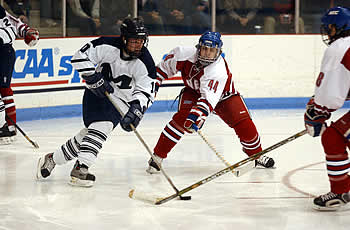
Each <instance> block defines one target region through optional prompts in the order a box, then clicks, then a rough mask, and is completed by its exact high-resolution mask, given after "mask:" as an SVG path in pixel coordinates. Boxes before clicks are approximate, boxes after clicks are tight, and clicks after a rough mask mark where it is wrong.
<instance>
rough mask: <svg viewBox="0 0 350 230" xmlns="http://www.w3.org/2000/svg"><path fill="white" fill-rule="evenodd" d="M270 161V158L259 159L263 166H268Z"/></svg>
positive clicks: (262, 157)
mask: <svg viewBox="0 0 350 230" xmlns="http://www.w3.org/2000/svg"><path fill="white" fill-rule="evenodd" d="M269 160H270V157H268V156H264V155H263V156H261V157H260V158H259V159H258V162H259V163H260V164H262V165H266V164H267V162H268V161H269Z"/></svg>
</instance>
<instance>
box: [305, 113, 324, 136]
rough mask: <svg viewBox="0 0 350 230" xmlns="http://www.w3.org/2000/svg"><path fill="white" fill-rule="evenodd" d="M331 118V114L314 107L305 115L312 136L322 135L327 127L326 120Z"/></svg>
mask: <svg viewBox="0 0 350 230" xmlns="http://www.w3.org/2000/svg"><path fill="white" fill-rule="evenodd" d="M329 118H330V114H323V113H319V112H318V111H316V110H315V109H314V108H313V107H311V108H309V109H307V110H306V112H305V115H304V122H305V128H306V131H307V133H308V134H309V135H310V136H312V137H317V136H321V135H322V133H323V132H324V131H325V130H326V128H327V124H326V120H327V119H329Z"/></svg>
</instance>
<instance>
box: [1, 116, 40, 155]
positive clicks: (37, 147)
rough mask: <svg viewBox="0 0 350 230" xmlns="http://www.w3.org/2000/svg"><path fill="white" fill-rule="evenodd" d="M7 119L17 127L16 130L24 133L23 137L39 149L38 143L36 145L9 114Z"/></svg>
mask: <svg viewBox="0 0 350 230" xmlns="http://www.w3.org/2000/svg"><path fill="white" fill-rule="evenodd" d="M6 118H7V119H9V120H10V121H11V123H12V124H13V125H14V126H15V127H16V129H18V130H19V132H20V133H22V135H23V136H24V137H25V138H26V139H27V140H28V141H29V142H30V143H31V144H32V145H33V146H34V147H35V148H39V145H38V144H37V143H35V142H34V141H32V140H31V139H30V138H29V137H28V136H27V135H26V134H25V132H24V131H23V130H22V129H21V128H20V127H19V126H18V125H17V123H16V122H14V121H13V120H12V118H11V117H9V116H8V115H7V114H6Z"/></svg>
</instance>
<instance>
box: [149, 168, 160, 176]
mask: <svg viewBox="0 0 350 230" xmlns="http://www.w3.org/2000/svg"><path fill="white" fill-rule="evenodd" d="M146 172H147V173H148V174H151V175H152V174H159V173H160V171H157V170H156V169H154V168H153V167H151V166H149V167H148V168H147V169H146Z"/></svg>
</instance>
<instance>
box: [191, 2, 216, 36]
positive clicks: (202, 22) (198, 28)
mask: <svg viewBox="0 0 350 230" xmlns="http://www.w3.org/2000/svg"><path fill="white" fill-rule="evenodd" d="M192 4H193V6H192V7H193V9H192V12H193V14H192V32H193V33H194V34H203V33H204V32H205V31H209V30H211V16H210V14H209V12H210V5H209V0H194V1H192Z"/></svg>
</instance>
